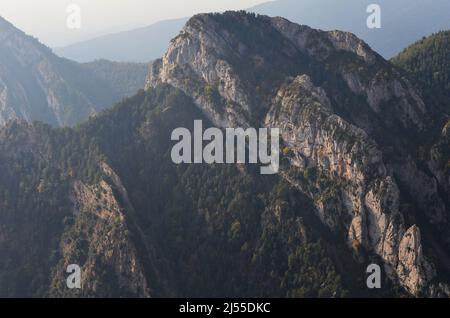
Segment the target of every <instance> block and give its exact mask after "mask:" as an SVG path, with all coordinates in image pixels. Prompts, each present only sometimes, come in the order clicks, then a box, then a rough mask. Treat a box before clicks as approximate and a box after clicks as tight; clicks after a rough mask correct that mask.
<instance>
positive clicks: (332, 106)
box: [146, 12, 447, 294]
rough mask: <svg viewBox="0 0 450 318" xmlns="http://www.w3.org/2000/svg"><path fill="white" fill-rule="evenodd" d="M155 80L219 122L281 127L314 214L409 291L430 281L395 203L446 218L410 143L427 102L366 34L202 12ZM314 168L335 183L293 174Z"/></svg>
mask: <svg viewBox="0 0 450 318" xmlns="http://www.w3.org/2000/svg"><path fill="white" fill-rule="evenodd" d="M162 83H165V84H170V85H172V86H174V87H176V88H178V89H180V90H182V91H183V92H184V93H185V94H186V95H188V96H190V97H191V98H192V99H193V100H194V102H195V104H196V105H197V106H198V108H199V109H200V110H201V111H202V112H203V114H204V115H205V116H206V117H208V118H209V119H210V120H211V121H212V122H213V123H214V124H215V125H216V126H218V127H222V128H225V127H235V126H240V127H248V126H254V127H261V126H267V127H278V128H281V135H282V142H283V143H284V144H285V145H287V146H288V147H289V149H291V150H292V153H293V156H292V158H290V159H289V160H290V164H291V165H290V166H288V167H287V168H286V169H285V170H284V171H282V172H281V174H282V175H283V177H284V178H285V179H286V180H288V181H289V183H291V184H292V185H293V186H295V187H297V188H298V189H300V190H301V191H302V192H305V193H307V194H308V195H309V196H310V197H311V199H312V200H313V201H314V202H315V204H316V209H317V213H318V215H319V217H320V218H321V220H322V221H323V222H324V223H325V224H326V225H328V226H329V227H330V228H331V229H334V230H336V231H337V229H342V228H344V229H345V232H346V240H347V242H348V245H349V246H351V247H353V248H354V249H355V253H356V254H358V253H360V248H359V247H362V248H363V249H365V250H366V251H369V252H370V253H374V254H376V255H378V256H379V257H381V259H382V260H383V262H384V265H385V268H386V271H387V273H389V275H390V277H391V279H392V280H394V281H397V282H399V283H400V285H402V286H403V287H404V288H405V289H406V290H407V291H409V292H411V293H413V294H418V293H419V291H420V290H422V289H424V288H425V287H426V286H427V284H429V283H430V282H431V280H432V278H433V277H434V272H433V271H432V270H431V268H432V265H430V264H429V262H428V260H427V257H426V256H425V254H424V253H423V251H422V247H421V244H422V242H423V241H424V239H422V238H421V232H420V231H419V228H418V227H417V226H416V224H415V223H414V219H411V218H410V216H409V214H408V212H406V214H404V213H405V211H401V209H400V206H401V205H402V202H403V201H402V200H403V199H404V195H405V194H406V193H409V194H406V195H412V197H413V198H414V199H413V200H415V204H416V205H417V206H419V207H420V208H419V209H423V211H424V213H425V211H428V212H426V213H428V214H429V215H434V217H436V216H438V218H439V219H440V220H443V218H444V217H443V215H444V214H445V213H444V211H445V206H444V203H443V200H442V199H441V198H440V196H439V194H438V192H437V188H436V186H434V187H433V188H434V189H435V190H432V191H431V192H430V191H429V190H426V191H425V190H424V189H430V184H433V180H432V178H430V177H428V176H426V174H425V173H424V172H422V171H420V169H419V168H418V167H417V165H416V164H415V163H414V162H413V160H412V158H413V156H414V154H413V153H411V152H410V151H411V150H410V149H411V148H414V145H412V144H414V142H415V139H414V138H412V139H411V138H410V137H411V135H415V136H420V134H421V133H422V132H423V131H424V130H426V129H427V124H428V121H427V116H428V115H429V114H430V110H429V108H430V106H429V105H426V103H425V102H424V100H423V98H422V95H421V93H420V91H417V90H416V89H415V88H414V86H413V85H412V84H411V83H410V81H409V80H408V79H407V78H406V77H404V76H403V75H402V74H401V73H400V72H399V71H398V70H397V69H396V68H395V67H394V66H393V65H391V64H390V63H389V62H387V61H385V60H384V59H383V58H382V57H381V56H379V55H378V54H377V53H376V52H374V51H372V50H371V49H370V47H369V46H368V45H367V44H366V43H364V42H363V41H362V40H360V39H358V38H357V37H356V36H355V35H353V34H351V33H346V32H340V31H330V32H325V31H321V30H315V29H312V28H310V27H308V26H304V25H297V24H295V23H292V22H290V21H288V20H286V19H283V18H280V17H276V18H270V17H267V16H258V15H254V14H247V13H244V12H226V13H224V14H202V15H197V16H195V17H193V18H192V19H191V20H189V21H188V23H187V24H186V26H185V27H184V28H183V30H182V31H181V32H180V34H179V35H178V36H177V37H176V38H174V39H173V40H172V42H171V44H170V46H169V48H168V50H167V53H166V54H165V55H164V56H163V58H162V59H160V60H156V61H155V62H154V63H153V64H152V65H151V67H150V71H149V74H148V77H147V84H146V88H147V89H152V88H154V87H157V86H158V85H160V84H162ZM390 149H397V154H396V155H393V154H392V151H391V150H390ZM400 154H401V155H400ZM394 158H395V159H394ZM309 169H314V171H315V173H316V174H315V175H320V176H321V178H326V179H327V180H329V181H330V182H331V184H332V185H328V186H323V185H321V184H320V182H319V183H318V181H317V180H316V181H314V180H309V181H307V183H308V185H305V180H303V179H300V180H299V179H298V177H295V176H296V175H298V170H300V171H304V170H309ZM295 171H297V172H295ZM411 176H415V177H414V178H415V179H416V181H415V182H412V181H411V180H410V179H409V178H411ZM417 180H420V181H417ZM399 184H402V187H400V186H399ZM405 185H406V186H405ZM420 189H422V190H420ZM330 193H333V194H334V195H332V196H330ZM324 198H327V199H324ZM430 198H433V199H431V200H432V201H433V204H432V205H433V209H432V210H433V212H430V211H429V210H430V209H429V205H430V202H431V201H430ZM411 213H412V212H411ZM445 222H447V221H445ZM411 238H413V241H412V239H411ZM355 246H358V247H357V248H355ZM405 246H407V251H408V252H406V251H405ZM424 269H427V270H424Z"/></svg>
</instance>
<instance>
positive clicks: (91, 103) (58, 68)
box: [0, 17, 147, 126]
mask: <svg viewBox="0 0 450 318" xmlns="http://www.w3.org/2000/svg"><path fill="white" fill-rule="evenodd" d="M105 63H106V64H105ZM146 71H147V66H146V65H145V64H133V63H128V64H121V63H112V62H105V61H96V62H92V63H89V64H79V63H77V62H73V61H70V60H67V59H64V58H60V57H58V56H56V55H55V54H53V53H52V51H51V50H50V49H49V48H48V47H46V46H44V45H43V44H41V43H39V42H38V41H37V40H36V39H34V38H33V37H30V36H28V35H26V34H25V33H23V32H22V31H20V30H18V29H16V28H15V27H14V26H13V25H12V24H10V23H9V22H7V21H6V20H4V19H3V18H1V17H0V125H3V124H5V123H6V122H7V121H8V120H11V119H23V120H26V121H33V120H40V121H43V122H46V123H49V124H52V125H54V126H68V125H73V124H76V123H79V122H81V121H83V120H86V119H87V118H88V117H89V116H92V115H94V114H96V113H97V112H98V111H100V110H102V109H104V108H106V107H108V106H111V105H112V104H114V103H115V102H117V101H120V100H121V99H122V98H123V97H126V96H130V95H133V94H135V93H136V92H137V90H138V89H139V88H143V86H144V80H145V74H146Z"/></svg>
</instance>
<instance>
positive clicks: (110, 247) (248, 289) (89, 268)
mask: <svg viewBox="0 0 450 318" xmlns="http://www.w3.org/2000/svg"><path fill="white" fill-rule="evenodd" d="M194 119H204V121H205V124H206V123H207V119H206V118H204V117H203V116H202V115H201V113H200V111H199V110H198V109H197V108H196V107H195V105H194V104H193V102H192V101H191V100H190V98H188V97H187V96H185V95H184V94H183V93H181V92H180V91H178V90H176V89H174V88H171V87H168V86H161V87H158V88H155V89H152V90H151V91H150V92H148V93H143V92H141V93H139V94H138V95H137V96H135V97H133V98H132V99H129V100H126V101H124V102H123V103H122V104H120V105H118V106H116V107H115V108H114V109H113V110H111V111H108V112H107V113H105V114H103V115H101V116H99V117H98V118H95V119H92V120H91V121H89V122H88V123H87V124H85V125H82V126H80V127H79V128H77V129H76V130H72V129H64V130H61V129H59V130H55V129H51V128H49V127H47V126H43V125H38V124H35V125H34V126H30V125H28V124H26V123H14V124H10V125H8V126H7V127H5V128H3V129H2V130H1V136H0V140H1V143H0V149H1V150H2V151H1V153H2V157H1V160H0V167H1V169H2V174H1V176H2V177H1V179H0V194H1V195H2V197H1V200H0V203H1V204H2V205H1V207H0V211H1V213H0V220H1V224H2V227H1V229H0V238H1V239H0V251H1V253H2V259H1V261H0V295H2V296H58V297H59V296H61V297H78V296H83V297H86V296H104V297H113V296H115V297H117V296H122V297H126V296H141V297H148V296H156V297H158V296H166V297H167V296H191V297H192V296H199V297H201V296H203V297H204V296H279V297H286V296H288V297H305V296H308V297H342V296H346V295H369V292H368V291H366V290H365V288H364V279H363V278H361V277H357V276H348V277H342V276H341V275H345V271H344V269H345V270H348V269H352V271H354V272H361V273H363V272H364V269H363V268H362V267H360V265H359V264H357V263H356V262H354V261H353V260H352V258H351V255H350V253H349V252H348V251H347V250H346V247H345V244H343V243H336V239H335V235H334V234H332V233H331V232H330V231H329V230H328V229H327V228H326V227H324V226H323V225H321V223H320V221H319V219H318V218H317V217H316V216H315V215H314V213H313V212H312V211H313V209H314V208H313V206H312V203H311V202H310V201H309V200H308V198H307V197H305V196H304V195H302V194H301V193H299V192H298V191H297V190H295V189H294V188H291V187H290V186H289V185H288V184H287V183H286V182H284V181H283V180H282V179H280V178H278V177H274V178H270V179H265V178H262V177H260V176H259V174H258V173H259V171H258V169H255V168H253V167H248V168H244V167H242V168H239V167H237V166H225V165H198V166H195V167H194V166H186V165H184V166H177V165H175V164H173V163H172V161H171V159H170V148H171V142H170V134H171V132H172V131H173V129H175V128H176V127H190V126H191V125H192V122H193V120H194ZM119 153H120V154H121V155H118V154H119ZM13 159H14V160H13ZM155 180H157V181H158V182H155ZM11 181H13V182H11ZM45 211H51V213H46V212H45ZM30 233H33V235H30ZM68 264H79V265H80V266H81V268H82V286H83V288H82V289H81V290H69V289H67V287H66V286H65V278H66V275H67V274H66V273H65V269H66V267H67V265H68ZM339 273H341V274H339ZM345 276H347V275H345ZM243 281H245V282H246V283H245V284H242V282H243ZM384 293H386V294H391V293H392V291H391V290H390V289H386V290H385V291H384ZM373 295H379V293H377V292H374V293H373Z"/></svg>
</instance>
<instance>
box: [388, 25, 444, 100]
mask: <svg viewBox="0 0 450 318" xmlns="http://www.w3.org/2000/svg"><path fill="white" fill-rule="evenodd" d="M392 63H394V64H396V65H398V66H400V67H402V68H404V69H405V70H407V71H408V72H410V73H411V74H413V75H414V76H415V77H416V78H417V79H418V80H419V81H421V82H422V83H424V84H426V85H428V86H430V87H432V88H433V89H434V90H440V91H441V92H442V93H443V94H445V95H446V97H448V98H450V31H446V32H444V31H443V32H439V33H436V34H433V35H431V36H429V37H426V38H423V39H422V40H420V41H418V42H416V43H414V44H413V45H411V46H409V47H407V48H406V49H404V50H403V51H402V52H401V53H400V54H399V55H397V56H396V57H395V58H393V59H392Z"/></svg>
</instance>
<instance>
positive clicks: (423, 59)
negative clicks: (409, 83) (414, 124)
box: [392, 31, 450, 266]
mask: <svg viewBox="0 0 450 318" xmlns="http://www.w3.org/2000/svg"><path fill="white" fill-rule="evenodd" d="M449 56H450V32H449V31H446V32H439V33H436V34H433V35H432V36H429V37H427V38H423V39H422V40H420V41H418V42H417V43H415V44H413V45H411V46H410V47H408V48H406V49H405V50H403V51H402V52H401V53H400V54H399V55H398V56H396V57H395V58H393V59H392V62H393V63H394V64H396V65H398V66H399V67H401V68H403V69H404V70H406V72H407V73H408V74H409V75H410V76H411V77H412V78H415V80H416V81H417V82H418V83H420V84H421V85H423V86H424V87H426V90H427V93H428V94H429V95H431V96H433V98H434V99H436V101H437V102H438V103H439V105H441V108H444V109H450V58H449ZM445 113H446V112H444V114H445ZM446 114H448V112H447V113H446ZM444 118H445V119H446V120H444V122H443V123H442V124H441V125H439V126H438V128H439V130H438V134H437V136H435V138H433V139H432V140H431V141H430V143H429V146H428V147H429V148H430V149H431V150H430V152H429V155H428V156H427V157H426V160H427V166H428V167H429V169H430V171H431V172H432V173H433V175H434V176H435V178H436V179H437V180H438V181H439V186H440V187H441V188H442V190H441V191H442V193H443V196H444V198H445V199H446V202H447V206H448V205H449V203H450V196H449V195H448V194H449V193H450V192H449V189H450V187H449V185H450V151H449V149H450V134H449V127H450V118H449V116H448V115H447V116H444ZM447 265H448V266H450V263H447Z"/></svg>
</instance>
